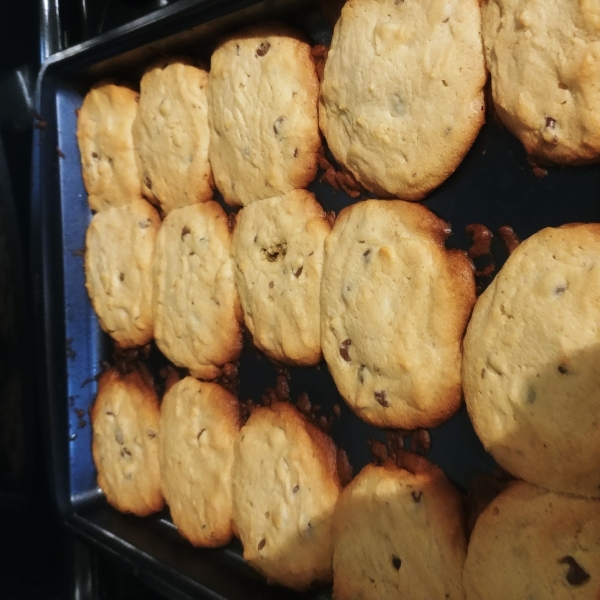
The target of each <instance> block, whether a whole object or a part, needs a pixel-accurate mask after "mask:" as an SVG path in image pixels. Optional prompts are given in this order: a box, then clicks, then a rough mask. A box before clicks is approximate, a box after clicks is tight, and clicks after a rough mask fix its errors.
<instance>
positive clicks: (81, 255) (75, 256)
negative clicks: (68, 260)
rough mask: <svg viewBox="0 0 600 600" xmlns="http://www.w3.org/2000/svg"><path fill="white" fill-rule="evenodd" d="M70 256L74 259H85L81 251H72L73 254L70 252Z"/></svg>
mask: <svg viewBox="0 0 600 600" xmlns="http://www.w3.org/2000/svg"><path fill="white" fill-rule="evenodd" d="M71 256H73V257H74V258H77V257H81V258H84V257H85V250H83V249H81V248H80V249H78V250H73V252H71Z"/></svg>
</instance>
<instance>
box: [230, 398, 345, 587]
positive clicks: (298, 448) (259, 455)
mask: <svg viewBox="0 0 600 600" xmlns="http://www.w3.org/2000/svg"><path fill="white" fill-rule="evenodd" d="M232 482H233V518H234V523H235V528H236V530H237V532H238V534H239V537H240V539H241V541H242V544H243V545H244V558H245V559H246V560H247V561H248V563H249V564H250V565H251V566H252V567H254V568H255V569H256V570H257V571H259V572H260V573H262V574H263V575H264V576H265V577H266V578H267V580H268V581H269V582H270V583H278V584H281V585H285V586H287V587H290V588H293V589H295V590H299V591H303V590H307V589H309V588H310V587H311V586H314V585H318V584H321V583H327V582H330V581H331V577H332V566H331V561H332V553H333V543H332V534H331V528H332V520H333V509H334V506H335V502H336V500H337V497H338V494H339V490H340V483H339V479H338V474H337V469H336V449H335V445H334V443H333V441H332V440H331V438H329V436H327V435H325V434H324V433H323V432H322V431H321V430H320V429H317V428H316V427H315V426H314V425H312V424H310V423H308V422H307V421H306V419H305V418H304V417H303V416H302V415H301V414H300V413H299V412H298V411H297V410H296V408H294V407H293V406H291V405H290V404H285V403H275V404H272V405H271V406H270V407H261V408H258V409H257V410H256V411H255V412H254V413H253V414H252V416H251V417H250V418H249V419H248V422H247V423H246V425H244V427H242V430H241V432H240V435H239V436H238V438H237V440H236V442H235V447H234V462H233V475H232Z"/></svg>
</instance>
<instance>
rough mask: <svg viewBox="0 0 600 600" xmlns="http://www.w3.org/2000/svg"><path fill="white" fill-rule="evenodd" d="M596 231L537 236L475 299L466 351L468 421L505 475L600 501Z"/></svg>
mask: <svg viewBox="0 0 600 600" xmlns="http://www.w3.org/2000/svg"><path fill="white" fill-rule="evenodd" d="M599 256H600V225H598V224H596V223H594V224H586V225H582V224H577V225H563V226H562V227H559V228H556V229H553V228H547V229H543V230H542V231H538V232H537V233H536V234H534V235H533V236H531V237H530V238H529V239H527V240H525V241H524V242H522V243H521V244H520V245H519V246H518V247H517V248H516V250H514V252H513V253H512V254H511V255H510V257H509V258H508V260H507V261H506V263H505V264H504V266H503V267H502V269H501V271H500V272H499V273H498V274H497V275H496V278H495V279H494V281H493V282H492V283H491V285H490V286H489V287H488V288H487V290H486V291H485V292H484V293H483V294H482V295H481V297H480V298H479V300H478V301H477V304H476V305H475V309H474V310H473V316H472V318H471V322H470V323H469V327H468V329H467V334H466V336H465V343H464V355H465V358H464V362H463V385H464V391H465V399H466V403H467V409H468V411H469V415H470V417H471V420H472V422H473V426H474V427H475V431H476V432H477V435H478V436H479V438H480V439H481V441H482V443H483V445H484V446H485V448H486V449H487V450H488V452H490V453H491V454H492V455H493V456H494V458H495V459H496V460H497V461H498V463H499V464H500V465H501V466H502V467H504V468H505V469H506V470H507V471H509V472H510V473H512V474H513V475H515V476H516V477H519V478H520V479H524V480H525V481H529V482H530V483H534V484H536V485H539V486H541V487H545V488H548V489H552V490H555V491H562V492H569V493H576V494H582V495H588V496H600V370H599V369H598V365H599V364H600V349H599V346H598V329H599V328H600V263H599V261H598V257H599Z"/></svg>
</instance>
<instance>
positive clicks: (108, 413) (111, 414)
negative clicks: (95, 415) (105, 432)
mask: <svg viewBox="0 0 600 600" xmlns="http://www.w3.org/2000/svg"><path fill="white" fill-rule="evenodd" d="M106 414H107V415H110V416H111V417H114V416H115V413H114V412H113V411H112V410H107V411H106Z"/></svg>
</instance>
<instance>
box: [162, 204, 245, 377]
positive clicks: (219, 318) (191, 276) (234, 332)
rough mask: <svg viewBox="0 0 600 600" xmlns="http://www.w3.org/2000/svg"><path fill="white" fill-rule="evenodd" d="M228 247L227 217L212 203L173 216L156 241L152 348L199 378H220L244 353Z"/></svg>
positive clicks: (167, 221)
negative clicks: (153, 338)
mask: <svg viewBox="0 0 600 600" xmlns="http://www.w3.org/2000/svg"><path fill="white" fill-rule="evenodd" d="M230 247H231V237H230V234H229V227H228V223H227V215H226V214H225V211H224V210H223V209H222V208H221V207H220V206H219V205H218V204H217V203H216V202H213V201H209V202H204V203H202V204H193V205H191V206H185V207H184V208H178V209H176V210H173V211H171V212H170V213H169V215H168V216H167V217H166V219H165V220H164V221H163V224H162V227H161V229H160V232H159V234H158V238H157V240H156V259H155V262H154V337H155V339H156V344H157V346H158V347H159V349H160V350H161V352H162V353H163V354H164V355H165V356H166V357H167V358H168V359H169V360H170V361H172V362H173V363H174V364H175V365H177V366H178V367H186V368H188V369H189V370H190V374H191V375H193V376H194V377H199V378H200V379H215V378H216V377H218V376H219V375H220V373H221V371H222V369H223V365H225V363H228V362H231V361H234V360H236V359H237V358H238V356H239V354H240V352H241V349H242V334H241V328H240V324H239V320H240V319H241V310H240V306H239V300H238V296H237V292H236V290H235V282H234V275H233V260H232V258H231V254H230Z"/></svg>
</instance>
